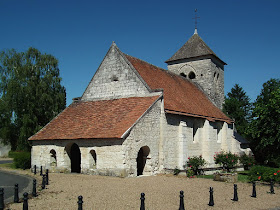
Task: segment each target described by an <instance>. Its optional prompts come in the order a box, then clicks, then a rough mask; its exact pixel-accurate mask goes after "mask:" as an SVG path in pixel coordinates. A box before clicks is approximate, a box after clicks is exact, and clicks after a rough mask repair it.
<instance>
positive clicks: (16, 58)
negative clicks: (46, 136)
mask: <svg viewBox="0 0 280 210" xmlns="http://www.w3.org/2000/svg"><path fill="white" fill-rule="evenodd" d="M60 82H61V78H60V77H59V68H58V61H57V59H56V58H55V57H53V56H52V55H48V54H41V53H40V52H39V51H38V50H37V49H35V48H29V49H28V50H27V51H26V52H16V51H15V50H13V49H12V50H7V51H3V52H1V53H0V97H1V98H0V137H1V138H2V139H4V141H5V142H10V143H11V146H12V149H13V150H14V149H16V148H17V149H20V150H28V149H29V145H28V142H27V139H28V138H29V137H30V136H31V135H33V134H34V133H36V132H37V131H38V130H39V129H41V128H42V127H43V126H45V125H46V124H47V123H48V122H49V121H50V120H51V119H52V118H53V117H55V116H56V115H57V114H58V113H59V112H61V111H62V110H63V109H64V108H65V105H66V100H65V99H66V92H65V88H64V87H63V86H62V85H61V84H60Z"/></svg>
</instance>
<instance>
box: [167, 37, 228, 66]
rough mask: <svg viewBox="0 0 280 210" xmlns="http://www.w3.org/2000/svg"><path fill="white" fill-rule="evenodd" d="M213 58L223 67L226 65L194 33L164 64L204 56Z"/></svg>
mask: <svg viewBox="0 0 280 210" xmlns="http://www.w3.org/2000/svg"><path fill="white" fill-rule="evenodd" d="M209 55H210V56H213V57H215V58H216V59H218V61H220V62H221V63H222V64H223V65H226V63H225V62H224V61H222V60H221V59H220V58H219V57H218V56H217V55H216V54H215V53H214V52H213V51H212V50H211V49H210V47H208V46H207V44H205V42H204V41H203V40H202V39H201V37H200V36H199V35H198V34H197V33H194V35H192V37H191V38H190V39H189V40H188V41H187V42H186V43H185V44H184V45H183V46H182V47H181V48H180V49H179V50H178V51H177V52H176V53H175V54H174V55H173V56H172V57H171V58H169V59H168V60H167V61H165V62H166V63H170V62H172V61H178V60H182V59H189V58H198V57H204V56H209Z"/></svg>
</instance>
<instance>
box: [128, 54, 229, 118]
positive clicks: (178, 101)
mask: <svg viewBox="0 0 280 210" xmlns="http://www.w3.org/2000/svg"><path fill="white" fill-rule="evenodd" d="M125 56H126V58H127V59H128V61H129V62H130V63H131V64H132V65H133V66H134V68H135V69H136V70H137V71H138V73H139V74H140V75H141V77H142V78H143V79H144V81H145V82H146V83H147V85H148V86H149V87H150V88H151V89H163V93H164V108H165V110H166V112H169V113H173V114H174V113H177V114H181V115H187V116H196V117H203V118H206V119H208V120H220V121H225V122H228V123H231V122H233V121H232V120H231V119H230V118H228V117H227V116H226V115H225V114H224V113H223V112H222V111H221V110H220V109H219V108H217V107H216V106H215V105H214V104H213V103H212V102H211V101H210V100H209V99H208V98H207V96H206V95H205V94H204V93H203V92H202V91H201V90H200V89H199V88H198V87H196V86H195V85H194V84H193V83H192V82H190V81H189V80H187V79H185V78H183V77H181V76H178V75H176V74H173V73H171V72H169V71H167V70H164V69H161V68H159V67H156V66H154V65H151V64H149V63H147V62H145V61H142V60H140V59H138V58H134V57H132V56H129V55H125Z"/></svg>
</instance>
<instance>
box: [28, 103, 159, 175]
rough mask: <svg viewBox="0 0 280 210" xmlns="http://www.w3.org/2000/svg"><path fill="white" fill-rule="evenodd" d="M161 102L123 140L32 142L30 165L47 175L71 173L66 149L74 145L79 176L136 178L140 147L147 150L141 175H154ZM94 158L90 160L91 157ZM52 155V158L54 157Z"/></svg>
mask: <svg viewBox="0 0 280 210" xmlns="http://www.w3.org/2000/svg"><path fill="white" fill-rule="evenodd" d="M160 113H161V100H158V101H157V102H156V103H155V104H154V105H153V106H152V107H151V108H150V109H149V110H148V111H147V112H146V113H145V114H144V116H143V117H142V118H141V119H139V121H138V122H137V124H135V125H134V127H133V128H132V130H131V131H130V133H129V135H128V136H127V138H126V139H125V140H122V139H112V140H109V139H87V140H81V139H77V140H50V141H42V140H39V141H32V144H33V145H32V150H31V156H32V160H31V165H32V167H33V166H34V165H36V166H37V167H40V166H43V168H44V169H49V170H50V171H51V172H71V160H70V157H71V154H70V148H71V146H72V145H73V144H77V145H78V147H79V149H80V153H81V172H82V173H88V174H100V175H111V176H120V177H126V176H137V163H136V159H137V155H138V152H139V150H140V148H141V147H144V146H147V147H149V149H150V153H149V155H148V159H147V161H146V165H145V168H144V171H143V175H152V174H155V173H156V172H158V167H159V166H158V151H159V148H158V145H159V136H160ZM93 153H94V154H96V157H93V155H92V154H93ZM54 154H55V157H54Z"/></svg>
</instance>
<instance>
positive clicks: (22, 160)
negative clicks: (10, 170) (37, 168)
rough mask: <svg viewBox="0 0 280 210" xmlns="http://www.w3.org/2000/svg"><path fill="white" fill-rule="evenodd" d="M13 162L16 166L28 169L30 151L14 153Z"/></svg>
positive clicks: (29, 165)
mask: <svg viewBox="0 0 280 210" xmlns="http://www.w3.org/2000/svg"><path fill="white" fill-rule="evenodd" d="M14 164H15V167H16V168H21V169H29V168H30V167H31V153H30V152H17V153H15V154H14Z"/></svg>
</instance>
